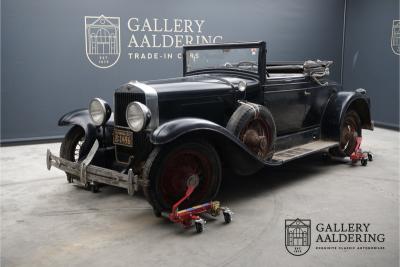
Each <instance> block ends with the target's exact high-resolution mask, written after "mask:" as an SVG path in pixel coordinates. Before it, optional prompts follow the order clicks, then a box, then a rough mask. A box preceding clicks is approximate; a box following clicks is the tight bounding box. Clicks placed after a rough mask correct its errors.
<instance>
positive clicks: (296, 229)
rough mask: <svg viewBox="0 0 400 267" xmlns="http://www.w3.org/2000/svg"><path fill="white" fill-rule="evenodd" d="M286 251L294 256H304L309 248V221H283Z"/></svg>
mask: <svg viewBox="0 0 400 267" xmlns="http://www.w3.org/2000/svg"><path fill="white" fill-rule="evenodd" d="M285 246H286V250H287V251H288V252H289V253H290V254H292V255H294V256H301V255H304V254H305V253H306V252H307V251H308V250H309V249H310V246H311V220H306V219H299V218H297V219H294V220H285Z"/></svg>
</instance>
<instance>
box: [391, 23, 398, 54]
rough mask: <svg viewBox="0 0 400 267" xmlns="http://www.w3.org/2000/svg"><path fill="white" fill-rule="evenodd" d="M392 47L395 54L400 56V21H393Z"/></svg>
mask: <svg viewBox="0 0 400 267" xmlns="http://www.w3.org/2000/svg"><path fill="white" fill-rule="evenodd" d="M391 46H392V51H393V53H395V54H396V55H400V20H393V24H392V39H391Z"/></svg>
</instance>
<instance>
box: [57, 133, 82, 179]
mask: <svg viewBox="0 0 400 267" xmlns="http://www.w3.org/2000/svg"><path fill="white" fill-rule="evenodd" d="M84 140H85V132H84V130H83V129H82V128H81V127H79V126H74V127H72V128H71V130H69V131H68V133H67V134H66V135H65V137H64V140H63V141H62V143H61V147H60V157H61V158H64V159H67V160H69V161H73V162H78V161H79V158H80V153H81V148H82V144H83V142H84ZM66 174H67V180H68V182H69V183H71V182H72V180H73V179H75V180H79V177H78V176H74V175H71V174H69V173H66Z"/></svg>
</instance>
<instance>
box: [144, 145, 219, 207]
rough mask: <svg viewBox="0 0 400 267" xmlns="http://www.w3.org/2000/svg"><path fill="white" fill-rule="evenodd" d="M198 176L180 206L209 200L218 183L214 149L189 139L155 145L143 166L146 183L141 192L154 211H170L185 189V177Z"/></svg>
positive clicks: (217, 164)
mask: <svg viewBox="0 0 400 267" xmlns="http://www.w3.org/2000/svg"><path fill="white" fill-rule="evenodd" d="M193 175H197V176H198V177H199V184H198V186H197V187H196V188H195V190H194V192H193V193H192V195H191V196H190V197H189V198H188V199H187V200H185V201H184V202H183V203H182V205H181V206H180V207H183V208H185V207H190V206H193V205H197V204H201V203H203V202H206V201H210V200H212V199H213V198H214V197H215V195H216V194H217V192H218V189H219V185H220V183H221V163H220V160H219V157H218V154H217V152H216V151H215V150H214V148H213V147H212V146H211V145H210V144H208V143H205V142H201V141H194V142H193V141H188V142H181V143H178V144H176V143H175V144H171V145H169V146H166V147H157V148H155V149H154V150H153V151H152V153H151V154H150V156H149V159H148V160H147V162H146V164H145V167H144V174H143V177H144V179H147V180H148V182H149V185H148V186H147V187H146V188H145V190H144V192H145V195H146V197H147V199H148V200H149V202H150V203H151V204H152V205H153V207H154V209H155V210H157V211H160V212H161V211H170V210H171V207H172V205H173V204H175V203H176V202H177V201H178V200H179V199H181V198H182V197H183V196H184V195H185V193H186V190H187V183H188V179H189V178H190V177H191V176H193Z"/></svg>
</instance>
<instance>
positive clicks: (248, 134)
mask: <svg viewBox="0 0 400 267" xmlns="http://www.w3.org/2000/svg"><path fill="white" fill-rule="evenodd" d="M240 140H242V142H243V143H244V144H245V145H246V146H247V147H248V148H249V149H250V150H251V151H252V152H253V153H254V154H256V155H257V156H259V157H260V158H265V157H266V156H267V155H268V152H269V147H268V146H269V144H270V143H271V135H270V131H269V127H268V125H267V124H266V123H265V122H264V121H263V120H261V119H255V120H252V121H250V122H249V124H248V125H247V126H246V127H245V128H244V129H243V130H242V132H241V134H240Z"/></svg>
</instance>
